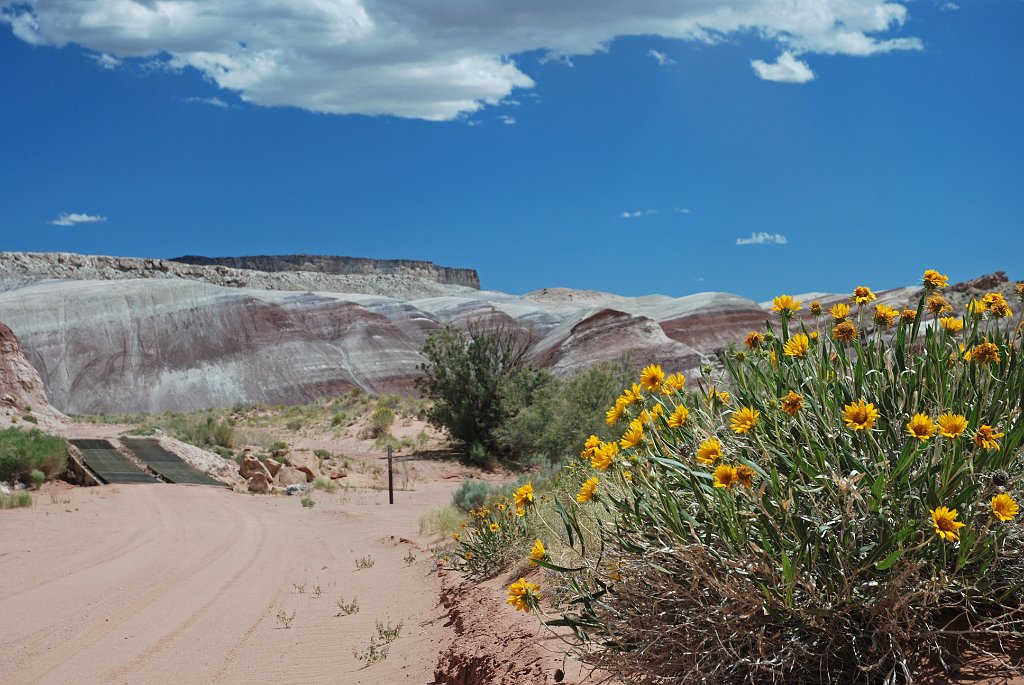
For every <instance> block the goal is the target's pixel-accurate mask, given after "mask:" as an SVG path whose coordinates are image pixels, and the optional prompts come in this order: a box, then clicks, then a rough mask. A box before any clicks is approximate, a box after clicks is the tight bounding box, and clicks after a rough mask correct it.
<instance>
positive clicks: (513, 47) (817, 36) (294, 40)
mask: <svg viewBox="0 0 1024 685" xmlns="http://www.w3.org/2000/svg"><path fill="white" fill-rule="evenodd" d="M905 2H906V0H903V2H896V1H893V0H791V1H790V2H787V3H784V5H783V6H780V3H779V2H778V0H689V1H688V2H685V3H680V2H675V3H673V2H665V0H631V2H621V0H562V1H560V2H556V3H552V2H549V1H547V0H518V1H517V2H455V1H453V0H448V1H444V0H442V1H438V2H424V1H423V0H332V1H331V2H326V1H324V0H205V1H204V2H196V1H195V0H160V1H159V2H148V1H147V2H141V1H135V2H128V1H127V0H33V1H32V2H25V1H24V0H0V23H4V24H7V25H9V26H10V27H11V31H12V32H13V34H14V35H15V36H17V37H18V38H19V39H21V40H23V41H25V42H27V43H32V44H34V45H54V46H63V45H67V44H69V43H75V44H78V45H81V46H83V47H84V48H86V49H88V50H90V51H94V52H96V53H99V54H102V55H109V56H110V57H111V58H112V59H118V60H126V59H134V60H137V61H138V62H139V63H141V64H145V63H148V62H151V61H153V60H157V61H162V62H164V63H166V65H167V67H168V68H171V69H195V70H197V71H198V72H200V73H201V74H202V75H203V76H204V77H206V78H207V79H209V80H210V81H212V82H214V83H216V84H217V85H218V86H220V87H221V88H225V89H228V90H232V91H235V92H237V93H238V95H239V97H241V98H242V99H243V100H245V101H246V102H250V103H253V104H257V105H262V106H293V107H301V108H304V109H307V110H310V111H314V112H324V113H332V114H353V113H356V114H368V115H394V116H400V117H412V118H420V119H428V120H450V119H458V118H460V117H462V116H464V115H466V114H469V113H472V112H475V111H478V110H480V109H481V108H483V107H487V106H492V105H497V104H499V103H500V102H501V101H502V100H504V99H505V98H507V97H508V96H509V95H510V94H511V93H512V92H513V91H515V90H516V89H529V88H532V87H533V86H534V81H533V78H531V77H530V76H528V75H527V74H526V73H525V72H524V71H523V69H522V68H521V66H520V64H519V63H518V61H517V60H534V59H538V58H536V57H535V56H534V53H536V54H542V55H545V56H546V57H544V58H543V59H540V61H557V62H561V63H563V64H567V65H571V64H572V59H573V58H575V57H579V56H585V55H590V54H593V53H594V52H597V51H601V50H607V49H609V46H610V44H611V42H612V41H613V40H614V39H615V38H617V37H620V36H658V37H660V38H662V39H671V40H681V41H691V42H702V43H707V44H714V43H719V42H722V41H723V39H724V38H727V37H729V36H732V35H741V34H750V33H755V34H756V35H758V36H760V37H762V38H764V39H765V40H767V41H769V42H771V43H773V44H775V45H777V46H778V48H779V50H780V51H781V52H782V55H783V57H780V58H779V60H777V61H776V62H775V63H774V64H766V63H760V66H761V68H760V69H759V68H758V66H757V64H755V69H757V70H758V73H759V74H761V73H762V70H763V71H764V74H767V75H769V76H770V75H773V74H774V75H776V76H779V75H783V76H785V74H786V73H788V74H789V76H788V78H789V80H791V81H797V80H799V79H798V78H796V76H798V75H799V74H800V73H801V70H800V69H798V68H797V69H794V68H793V64H796V65H801V66H802V67H803V69H804V71H803V73H804V75H805V76H806V74H807V73H809V72H810V68H809V67H808V66H807V65H806V64H804V63H803V62H800V61H798V60H797V59H796V58H795V57H793V55H799V56H800V57H801V58H806V56H808V55H813V54H815V53H820V54H843V55H860V56H864V55H871V54H875V53H881V52H889V51H892V50H910V49H921V42H920V41H919V40H918V39H917V38H914V37H905V36H897V37H894V36H893V35H892V34H893V32H894V31H896V30H898V29H900V27H901V26H902V25H903V24H904V22H905V20H906V17H907V9H906V7H905ZM785 55H790V58H787V60H790V59H791V60H792V64H790V66H789V70H788V72H787V71H786V62H785V61H784V57H785ZM541 73H543V72H541ZM762 77H765V76H762ZM805 80H806V79H805Z"/></svg>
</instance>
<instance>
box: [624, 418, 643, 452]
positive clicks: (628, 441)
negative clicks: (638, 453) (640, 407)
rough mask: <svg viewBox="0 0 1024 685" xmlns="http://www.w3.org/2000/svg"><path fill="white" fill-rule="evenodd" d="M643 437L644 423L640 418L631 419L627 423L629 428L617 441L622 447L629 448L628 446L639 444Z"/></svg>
mask: <svg viewBox="0 0 1024 685" xmlns="http://www.w3.org/2000/svg"><path fill="white" fill-rule="evenodd" d="M643 439H644V423H643V421H641V420H640V419H633V420H632V421H631V422H630V423H629V429H627V430H626V433H625V434H624V435H623V436H622V439H621V440H620V441H619V443H620V444H621V445H622V448H623V449H629V448H630V447H636V446H637V445H639V444H640V441H641V440H643Z"/></svg>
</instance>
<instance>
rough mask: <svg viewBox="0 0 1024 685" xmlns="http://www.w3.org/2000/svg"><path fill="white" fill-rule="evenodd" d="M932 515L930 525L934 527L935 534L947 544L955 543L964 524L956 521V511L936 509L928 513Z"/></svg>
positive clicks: (957, 514)
mask: <svg viewBox="0 0 1024 685" xmlns="http://www.w3.org/2000/svg"><path fill="white" fill-rule="evenodd" d="M929 513H930V514H931V515H932V525H933V526H935V534H936V535H938V536H939V537H940V538H942V539H943V540H946V541H948V542H956V541H957V540H959V539H960V529H961V528H963V527H964V526H965V525H966V524H963V523H960V522H959V521H957V520H956V517H957V516H959V513H957V510H956V509H949V508H948V507H936V508H935V509H932V510H931V511H930V512H929Z"/></svg>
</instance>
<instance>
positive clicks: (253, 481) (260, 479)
mask: <svg viewBox="0 0 1024 685" xmlns="http://www.w3.org/2000/svg"><path fill="white" fill-rule="evenodd" d="M246 485H247V486H248V488H249V492H255V493H258V494H266V493H268V492H270V488H271V485H270V479H269V478H267V476H266V474H263V473H254V474H253V475H251V476H249V480H248V481H247V482H246Z"/></svg>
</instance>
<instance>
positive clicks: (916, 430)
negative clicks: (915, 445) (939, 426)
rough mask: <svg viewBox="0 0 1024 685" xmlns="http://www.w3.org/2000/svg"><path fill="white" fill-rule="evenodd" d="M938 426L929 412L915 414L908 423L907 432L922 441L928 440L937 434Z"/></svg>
mask: <svg viewBox="0 0 1024 685" xmlns="http://www.w3.org/2000/svg"><path fill="white" fill-rule="evenodd" d="M935 429H936V426H935V424H934V423H933V422H932V419H931V417H930V416H928V415H927V414H914V416H913V418H911V419H910V423H908V424H907V432H908V433H910V436H911V437H913V438H917V439H918V440H920V441H921V442H927V441H928V438H930V437H932V436H933V435H935Z"/></svg>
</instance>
